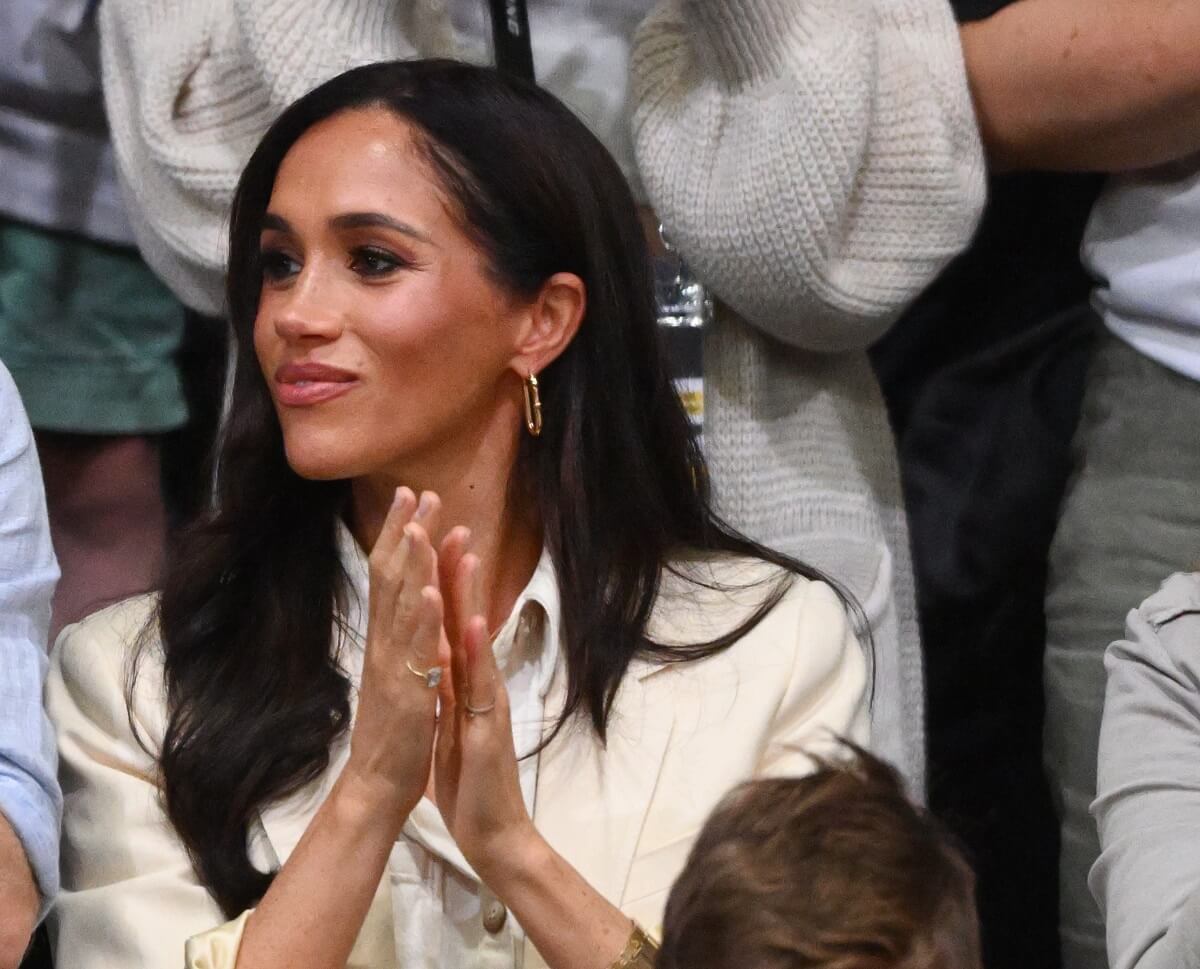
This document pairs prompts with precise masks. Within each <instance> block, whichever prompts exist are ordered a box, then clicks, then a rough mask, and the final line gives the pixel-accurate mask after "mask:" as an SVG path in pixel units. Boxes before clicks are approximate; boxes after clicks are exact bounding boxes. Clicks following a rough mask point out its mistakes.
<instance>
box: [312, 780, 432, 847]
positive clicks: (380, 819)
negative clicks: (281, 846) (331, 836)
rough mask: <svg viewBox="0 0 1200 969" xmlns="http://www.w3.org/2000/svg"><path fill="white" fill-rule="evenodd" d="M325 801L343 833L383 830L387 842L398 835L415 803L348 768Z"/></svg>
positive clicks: (382, 783)
mask: <svg viewBox="0 0 1200 969" xmlns="http://www.w3.org/2000/svg"><path fill="white" fill-rule="evenodd" d="M329 800H330V802H331V808H332V810H333V812H334V815H335V816H336V818H337V821H338V824H339V825H342V826H344V827H345V829H346V830H350V831H354V830H366V829H379V830H382V829H383V828H384V827H386V829H387V831H388V832H389V833H390V840H392V841H395V840H396V838H397V837H399V835H400V829H401V828H402V827H403V826H404V822H405V820H407V818H408V816H409V814H411V813H412V809H413V808H414V807H416V802H415V801H413V800H412V798H411V796H406V795H405V794H404V793H402V792H401V791H400V790H398V789H397V788H396V787H395V785H393V784H390V783H388V782H386V781H384V780H382V779H375V778H372V777H369V776H365V775H363V774H361V773H360V772H358V771H356V770H352V769H351V768H350V767H349V766H348V767H347V768H346V770H344V771H342V773H341V775H340V776H339V777H338V779H337V781H336V783H335V784H334V785H333V789H332V790H331V791H330V792H329Z"/></svg>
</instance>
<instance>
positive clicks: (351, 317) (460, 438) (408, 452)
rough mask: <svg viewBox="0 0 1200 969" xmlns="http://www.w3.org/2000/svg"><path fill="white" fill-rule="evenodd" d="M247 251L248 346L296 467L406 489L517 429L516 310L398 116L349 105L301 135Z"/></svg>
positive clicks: (314, 474)
mask: <svg viewBox="0 0 1200 969" xmlns="http://www.w3.org/2000/svg"><path fill="white" fill-rule="evenodd" d="M261 249H262V253H263V266H264V269H263V284H262V294H261V297H260V300H259V305H258V315H257V317H256V318H255V321H254V346H255V350H256V352H257V355H258V360H259V364H260V365H261V367H262V371H263V374H264V376H265V377H266V380H267V384H268V386H269V387H270V390H271V396H272V398H273V400H274V402H275V408H276V411H277V413H278V415H279V421H280V424H281V425H282V428H283V439H284V446H285V448H286V450H287V457H288V462H289V463H290V464H291V466H292V467H293V468H294V469H295V470H296V472H297V473H299V474H300V475H302V476H304V477H307V478H321V479H330V478H356V477H361V476H366V475H374V474H381V473H382V474H395V475H398V476H401V477H404V478H406V479H408V478H412V477H413V476H419V475H420V474H421V473H422V468H423V465H424V464H426V463H428V462H436V461H437V460H438V455H439V454H442V453H454V451H455V449H462V448H465V447H475V446H477V445H478V440H479V435H480V433H481V432H483V433H487V431H486V430H485V429H487V428H493V427H501V428H503V429H504V430H505V432H507V430H508V429H509V428H511V433H512V434H513V435H514V436H515V435H516V434H517V433H518V431H519V418H518V417H517V416H515V415H516V409H517V406H518V405H519V399H520V398H519V386H520V385H519V382H518V381H519V377H520V376H521V375H519V374H518V373H517V371H516V364H515V360H516V359H517V351H516V346H517V340H518V334H519V331H520V321H521V318H522V313H523V312H524V311H526V310H527V307H526V306H524V305H523V303H522V301H521V300H519V299H517V298H516V297H514V296H512V295H510V294H508V293H507V292H506V291H505V290H504V289H502V288H501V287H500V286H499V285H497V284H496V282H494V281H493V279H492V278H491V277H490V276H489V275H488V274H487V271H486V268H485V259H484V256H483V255H482V254H481V253H480V251H479V250H478V248H477V247H476V246H475V245H474V243H473V242H472V241H471V240H470V239H469V238H468V237H467V236H466V235H465V234H464V233H463V231H462V230H461V229H460V228H459V227H458V225H457V224H456V222H455V220H454V218H453V217H452V215H451V213H450V211H449V210H448V202H447V200H446V197H445V194H444V192H443V190H442V187H441V184H440V183H439V181H438V180H437V178H436V176H435V175H434V174H433V172H432V170H431V169H430V167H429V165H428V163H427V162H426V161H425V160H424V159H423V158H422V156H421V155H420V153H419V151H418V150H417V149H416V147H415V146H414V145H413V142H412V138H411V128H410V126H409V125H408V124H407V123H406V122H405V121H402V120H400V119H399V118H397V117H396V116H395V115H393V114H392V113H390V112H388V111H386V110H384V109H364V110H355V111H347V112H343V113H341V114H339V115H336V116H334V117H332V118H330V119H327V120H325V121H323V122H321V123H320V124H317V125H315V126H314V127H312V128H311V129H310V130H309V131H308V132H306V133H305V134H304V136H303V137H301V138H300V140H299V141H297V142H296V143H295V145H293V146H292V148H291V150H290V151H289V152H288V153H287V156H286V157H285V158H284V160H283V163H282V165H281V166H280V168H279V173H278V175H277V177H276V179H275V186H274V189H273V191H272V193H271V200H270V204H269V205H268V208H267V215H266V218H265V220H264V226H263V229H262V237H261ZM500 416H503V417H504V420H503V421H500V420H498V418H499V417H500ZM445 449H449V451H448V452H447V451H446V450H445ZM460 453H461V450H460Z"/></svg>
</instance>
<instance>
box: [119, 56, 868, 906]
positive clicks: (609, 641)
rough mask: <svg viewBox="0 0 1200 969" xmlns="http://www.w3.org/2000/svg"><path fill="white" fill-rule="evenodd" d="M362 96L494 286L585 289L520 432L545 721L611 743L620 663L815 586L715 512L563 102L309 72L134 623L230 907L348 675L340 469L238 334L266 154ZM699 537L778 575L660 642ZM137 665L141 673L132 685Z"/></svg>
mask: <svg viewBox="0 0 1200 969" xmlns="http://www.w3.org/2000/svg"><path fill="white" fill-rule="evenodd" d="M366 108H383V109H386V110H388V111H390V112H392V113H393V114H394V115H395V116H396V117H397V118H400V119H402V120H404V121H405V122H407V123H408V124H409V125H411V126H412V129H413V131H414V132H415V135H414V137H415V138H416V140H417V142H418V148H419V149H420V151H422V152H423V155H424V157H425V159H426V161H427V162H428V163H429V165H430V167H431V169H432V171H433V172H435V173H436V176H437V177H438V179H439V180H440V181H441V183H442V186H443V188H444V190H445V193H446V196H447V198H448V199H449V200H450V201H451V203H452V206H453V207H455V208H457V212H456V216H457V218H458V219H459V221H460V224H461V225H462V227H463V228H464V229H465V230H466V232H467V233H468V234H469V236H470V237H471V238H472V240H473V241H474V242H475V244H476V245H478V247H479V249H480V251H481V252H482V253H483V254H484V256H485V257H486V260H487V264H488V267H489V271H490V272H491V274H492V275H493V276H494V278H495V279H496V280H497V281H498V282H499V284H500V285H502V286H504V287H507V288H508V289H509V290H510V291H511V292H514V293H519V294H527V295H532V294H535V293H536V292H537V291H538V290H539V289H540V287H541V285H542V284H543V282H544V281H545V280H546V279H547V278H548V277H549V276H551V275H552V274H554V273H556V272H564V271H565V272H571V273H575V274H576V275H578V276H579V277H580V278H581V279H582V280H583V282H584V283H585V285H586V287H587V308H586V313H585V316H584V319H583V322H582V325H581V326H580V328H579V332H578V335H577V336H576V337H575V339H574V340H573V341H572V342H571V344H570V345H569V346H568V347H567V348H566V350H565V351H564V352H563V353H562V355H561V356H560V357H559V358H558V359H557V360H555V361H554V363H552V364H551V365H550V366H548V367H547V368H546V369H545V371H544V372H543V373H542V374H541V375H540V384H541V388H542V401H543V406H544V410H545V415H546V418H545V427H544V431H543V433H542V435H541V437H540V438H537V439H536V440H535V439H533V438H530V437H527V436H526V437H525V438H524V443H523V445H522V448H521V451H520V453H519V455H518V460H517V467H516V470H515V474H514V480H515V481H519V482H521V483H522V486H523V487H522V492H521V493H522V496H523V498H524V499H525V500H527V501H530V502H532V503H533V506H532V507H535V508H536V509H537V511H538V513H539V515H540V517H541V521H542V523H543V527H544V539H543V540H544V542H545V544H546V546H547V547H548V549H549V552H550V555H551V556H552V558H553V561H554V565H555V568H556V569H557V573H558V580H559V584H560V588H561V596H562V631H563V650H564V661H565V664H566V670H567V697H566V707H565V709H564V710H563V711H562V715H561V719H560V720H559V721H558V724H557V726H558V727H561V726H562V725H563V723H565V722H566V721H567V720H568V718H571V717H575V716H577V715H581V716H582V717H584V718H585V720H586V721H587V722H588V723H590V726H591V728H592V729H594V730H595V731H596V732H597V733H598V734H599V735H600V736H601V737H603V736H604V733H605V727H606V723H607V720H608V715H609V711H610V709H611V706H612V703H613V698H614V696H615V695H616V692H617V689H618V687H619V685H620V683H621V678H622V676H623V675H624V673H625V670H626V668H627V666H628V665H629V662H630V660H631V659H632V658H633V657H635V656H637V655H639V654H641V655H652V656H656V657H661V658H662V659H664V660H666V661H683V660H691V659H696V658H700V657H704V656H708V655H711V654H713V653H716V652H718V651H720V650H722V649H725V648H726V647H727V646H729V645H730V644H731V643H733V642H734V641H735V640H737V639H738V638H739V637H740V636H742V635H743V634H744V633H745V632H746V631H747V630H748V629H749V628H751V627H752V626H754V625H755V624H756V623H757V622H758V621H759V620H760V619H761V618H762V616H763V615H764V614H765V613H766V612H767V611H768V610H770V608H771V607H772V606H773V605H774V604H775V603H776V602H778V600H779V598H780V597H781V596H782V595H783V594H784V592H785V591H786V589H787V586H788V584H789V583H790V581H791V577H792V575H795V574H798V575H803V576H808V577H812V578H823V576H821V575H820V574H819V573H818V572H817V571H816V570H815V569H812V568H809V567H807V566H805V565H803V564H801V563H799V562H796V561H794V560H792V559H790V558H787V557H785V556H783V555H780V554H778V553H776V552H773V551H771V550H769V549H766V548H763V547H762V546H760V545H758V544H755V543H754V542H752V541H750V540H748V539H747V538H745V537H743V536H742V535H740V534H738V533H737V532H736V531H734V530H733V529H732V528H731V527H730V526H728V525H727V524H726V523H725V522H723V521H722V520H721V519H720V518H719V517H718V516H717V515H716V514H715V513H714V511H713V509H712V506H711V504H710V500H709V493H708V484H707V482H708V478H707V475H706V471H705V466H704V461H703V458H702V457H701V454H700V451H699V449H698V447H697V445H696V442H695V440H694V438H693V437H692V435H691V433H690V432H689V427H688V423H687V418H686V416H685V414H684V411H683V409H682V406H681V404H680V402H679V399H678V396H677V395H676V393H675V392H674V390H673V388H672V386H671V383H670V381H669V379H668V375H667V371H666V369H665V367H664V361H663V354H662V351H661V349H660V345H659V335H658V328H657V326H656V319H655V306H654V300H653V295H652V294H653V285H652V269H651V264H650V260H649V256H648V253H647V248H646V244H645V240H644V236H643V230H642V227H641V225H640V223H639V221H638V219H637V214H636V207H635V203H634V200H633V198H632V196H631V194H630V192H629V188H628V186H627V185H626V182H625V179H624V177H623V176H622V174H621V172H620V170H619V168H618V167H617V165H616V164H615V163H614V161H613V160H612V158H611V157H610V156H609V154H608V152H607V151H606V150H605V149H604V147H603V146H602V145H601V144H600V142H599V141H598V140H597V139H596V138H595V137H594V136H593V135H592V134H591V133H590V132H589V131H588V130H587V128H586V127H585V126H584V125H583V124H582V123H581V122H580V121H579V120H578V119H577V118H576V117H575V116H574V115H573V114H572V113H571V112H570V111H569V110H568V109H567V108H566V107H565V106H564V105H562V104H561V103H560V102H559V101H557V100H556V99H555V98H554V97H552V96H551V95H549V94H548V93H546V92H545V91H543V90H541V89H539V88H537V87H536V86H534V85H532V84H528V83H525V82H523V81H521V80H519V79H514V78H512V77H509V76H506V75H503V74H500V73H498V72H497V71H494V70H491V69H487V68H479V67H473V66H468V65H465V64H460V63H456V62H453V61H444V60H425V61H420V60H417V61H403V62H391V63H381V64H372V65H368V66H365V67H360V68H356V69H354V70H351V71H348V72H346V73H344V74H342V75H340V76H338V77H336V78H334V79H332V80H330V81H328V82H327V83H325V84H322V85H321V86H320V87H318V88H316V89H315V90H313V91H312V92H311V93H309V94H307V95H305V96H304V97H302V98H301V99H300V100H298V101H297V102H295V103H294V104H292V105H291V106H290V107H288V108H287V109H286V110H285V111H284V112H283V113H282V114H281V115H280V117H279V118H278V120H277V121H276V122H275V123H274V124H273V125H272V126H271V127H270V129H269V130H268V131H267V133H266V135H265V136H264V137H263V139H262V142H261V143H260V144H259V146H258V148H257V150H256V151H255V152H254V154H253V156H252V157H251V159H250V162H249V164H248V165H247V166H246V170H245V172H244V173H243V175H242V178H241V182H240V184H239V185H238V189H237V194H236V195H235V197H234V201H233V210H232V215H231V222H230V232H229V243H230V245H229V275H228V288H227V299H228V310H229V315H230V319H231V321H232V324H233V328H234V331H235V334H236V338H237V341H236V342H237V348H236V369H235V375H234V382H233V392H232V402H231V406H230V410H229V415H228V420H227V423H226V425H225V427H224V430H223V433H222V438H221V441H220V443H219V446H218V451H217V456H216V462H217V477H216V480H217V485H216V495H215V501H214V503H213V508H212V510H211V511H210V512H208V513H206V514H204V515H201V516H200V517H199V518H198V519H197V520H196V521H194V522H193V523H192V524H190V525H189V526H188V527H187V528H186V529H184V530H183V531H182V533H181V534H180V536H179V537H178V539H177V540H176V541H175V542H174V543H173V544H172V547H171V548H170V550H169V555H168V564H167V569H166V574H165V580H164V586H163V590H162V595H161V598H160V601H159V606H158V611H157V615H156V617H155V620H153V621H152V624H151V626H149V627H148V630H149V631H151V632H152V631H154V625H153V624H154V622H156V623H157V632H158V633H159V639H160V641H161V650H162V660H163V664H164V675H165V682H166V690H167V702H168V718H169V719H168V723H167V728H166V733H165V737H164V739H163V742H162V748H161V751H160V753H159V765H160V772H161V784H162V791H163V798H164V802H165V807H166V811H167V814H168V816H169V817H170V820H171V823H172V824H173V825H174V827H175V829H176V831H177V832H178V834H179V837H180V838H181V839H182V841H183V843H184V844H185V845H186V847H187V850H188V851H189V853H190V855H191V858H192V862H193V864H194V866H195V869H196V872H197V875H198V877H199V878H200V880H201V882H202V883H203V884H204V885H205V886H206V887H207V888H208V890H209V892H210V893H211V894H212V896H213V897H214V898H215V899H216V901H217V902H218V903H219V905H220V906H221V908H222V909H223V910H224V911H225V912H226V913H227V914H228V915H230V916H233V915H234V914H236V913H238V912H240V911H243V910H244V909H246V908H248V907H250V906H252V905H254V904H255V903H256V902H257V901H258V900H259V899H260V898H261V897H262V895H263V894H264V892H265V891H266V889H267V887H268V886H269V884H270V880H271V877H272V876H271V873H264V872H261V871H258V870H257V869H256V868H255V867H254V866H253V865H252V864H251V862H250V860H249V856H248V852H247V839H248V835H249V831H250V825H251V824H252V822H253V820H254V818H255V817H256V814H257V812H258V811H259V810H260V809H261V808H263V807H264V806H266V805H267V804H269V803H270V802H273V801H276V800H278V799H280V798H283V797H285V796H287V795H288V794H290V793H292V792H294V791H296V790H297V789H299V788H301V787H302V786H303V785H305V784H307V783H309V782H310V781H312V780H313V779H314V778H316V777H317V776H319V775H320V774H321V772H322V771H323V770H324V769H325V768H326V766H327V765H328V762H329V750H330V746H331V744H332V743H333V742H334V741H335V739H337V738H338V737H339V735H341V734H342V733H343V732H344V731H346V730H347V729H348V727H349V723H350V704H349V684H348V682H347V680H346V677H345V676H344V674H343V673H342V672H341V670H340V669H339V666H338V663H337V649H336V648H331V630H333V629H334V628H335V623H336V622H337V621H338V619H337V617H338V615H339V614H340V606H341V605H342V597H343V596H344V595H345V590H346V585H345V576H344V574H343V572H342V570H341V565H340V562H339V559H338V553H337V549H336V526H337V521H338V519H339V516H341V515H342V514H343V513H344V512H345V510H346V507H347V499H348V494H349V483H348V482H347V481H309V480H305V479H304V478H302V477H300V476H299V475H298V474H296V473H295V472H294V471H293V470H292V469H291V468H290V467H289V466H288V463H287V460H286V458H285V455H284V449H283V440H282V434H281V431H280V427H279V423H278V420H277V419H276V415H275V411H274V409H273V406H272V403H271V399H270V396H269V392H268V388H267V385H266V382H265V380H264V378H263V376H262V374H261V372H260V370H259V366H258V363H257V361H256V359H255V355H254V348H253V340H252V338H251V334H252V328H253V325H254V318H255V314H256V312H257V307H258V301H259V293H260V288H261V284H262V267H261V265H260V260H259V252H258V247H259V234H260V230H261V226H262V222H263V216H264V214H265V212H266V208H267V204H268V202H269V199H270V196H271V192H272V188H273V185H274V182H275V176H276V173H277V171H278V169H279V166H280V163H281V162H282V160H283V158H284V156H285V155H286V154H287V152H288V150H289V149H290V148H291V147H292V145H294V144H295V143H296V141H297V140H298V139H299V138H300V137H301V136H302V135H303V134H304V133H305V132H306V131H308V130H309V129H310V128H311V127H313V125H315V124H317V123H318V122H320V121H322V120H325V119H327V118H330V117H331V116H333V115H336V114H338V113H340V112H343V111H350V110H356V109H366ZM689 549H693V550H702V551H709V552H725V553H731V554H735V555H745V556H753V557H755V558H758V559H764V560H766V561H768V562H771V563H774V564H775V565H776V566H778V567H779V571H778V572H776V573H774V575H775V576H776V577H774V578H770V579H768V580H764V590H763V597H762V602H761V606H760V607H759V608H758V609H757V610H756V611H755V612H754V614H753V615H751V616H750V617H749V618H748V619H747V621H745V622H744V623H742V624H741V625H739V626H738V627H737V628H735V629H729V630H714V631H713V632H714V638H713V639H711V640H710V641H707V642H703V643H696V644H687V645H666V644H660V643H655V642H652V641H651V640H650V639H649V638H648V636H647V633H646V628H647V620H648V617H649V615H650V611H651V607H652V605H653V603H654V600H655V595H656V592H657V589H658V584H659V576H660V571H661V570H662V569H663V568H664V566H667V563H668V561H669V560H670V558H671V557H672V555H673V554H675V553H678V552H680V551H685V550H689ZM847 604H848V606H849V607H850V608H851V610H852V611H854V612H855V613H856V615H858V616H859V617H860V618H861V614H860V613H858V611H857V609H856V607H854V606H853V604H851V603H850V602H849V600H848V599H847ZM152 638H153V637H151V636H147V637H145V641H146V642H150V641H151V640H152ZM135 677H136V667H135V668H134V670H133V672H132V674H131V677H130V689H131V690H132V687H133V680H134V678H135ZM131 695H132V694H131Z"/></svg>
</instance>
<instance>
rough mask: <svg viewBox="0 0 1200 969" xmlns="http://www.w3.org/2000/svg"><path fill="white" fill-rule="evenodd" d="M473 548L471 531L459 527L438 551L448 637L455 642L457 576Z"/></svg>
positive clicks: (452, 531) (456, 632) (454, 529)
mask: <svg viewBox="0 0 1200 969" xmlns="http://www.w3.org/2000/svg"><path fill="white" fill-rule="evenodd" d="M470 547H471V531H470V529H468V528H465V527H463V526H462V525H459V526H458V527H456V528H452V529H450V532H449V534H447V535H446V537H445V538H444V539H442V545H441V548H440V549H438V582H439V584H440V586H441V589H442V594H443V595H444V596H445V599H446V636H447V638H448V639H451V640H454V639H457V638H458V636H459V613H458V608H457V606H456V603H457V601H458V594H457V592H456V591H455V582H456V580H455V575H456V574H457V572H458V566H459V563H460V562H461V561H462V558H463V556H464V555H466V554H467V549H469V548H470Z"/></svg>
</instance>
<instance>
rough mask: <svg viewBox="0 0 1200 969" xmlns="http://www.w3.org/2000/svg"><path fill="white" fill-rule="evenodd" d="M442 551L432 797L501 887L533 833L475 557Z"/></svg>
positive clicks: (486, 875)
mask: <svg viewBox="0 0 1200 969" xmlns="http://www.w3.org/2000/svg"><path fill="white" fill-rule="evenodd" d="M452 557H453V556H449V555H448V556H446V559H447V561H444V562H443V565H442V568H441V570H440V574H441V579H442V588H443V590H444V591H445V593H446V613H447V627H448V628H449V629H452V630H453V631H454V634H453V635H451V636H450V637H449V648H450V676H449V677H447V679H446V680H445V681H443V684H442V687H441V696H442V709H441V718H440V720H439V723H438V736H437V745H436V751H435V755H434V798H435V800H436V802H437V806H438V809H439V810H440V811H441V814H442V819H443V820H444V821H445V823H446V828H447V830H449V832H450V834H451V836H452V837H453V838H454V840H455V842H456V843H457V845H458V847H459V850H460V851H462V853H463V857H465V858H466V859H467V861H468V862H470V864H471V866H472V867H473V868H474V869H475V871H476V872H477V873H478V874H479V875H480V877H481V878H483V879H484V881H485V882H487V883H488V885H490V886H491V887H492V888H493V890H496V891H500V890H501V883H502V881H503V874H504V871H505V870H506V868H510V867H512V863H513V862H514V861H515V860H516V859H517V858H518V857H520V856H521V854H522V853H523V852H524V851H526V850H527V848H528V847H530V846H532V845H535V844H536V843H537V841H538V839H539V838H540V836H539V835H538V834H537V832H536V830H535V829H534V827H533V822H532V820H531V819H530V817H529V812H528V811H527V810H526V808H525V801H524V799H523V797H522V795H521V784H520V779H519V775H518V772H517V756H516V750H515V748H514V745H513V731H512V719H511V714H510V711H509V704H508V691H507V690H506V689H505V686H504V680H503V678H502V677H501V676H500V673H499V670H498V669H497V668H496V659H495V656H494V654H493V653H492V644H491V642H490V637H489V636H488V628H487V620H486V619H485V610H484V601H483V592H482V587H481V574H480V564H479V559H478V558H477V557H476V556H475V555H472V554H470V553H466V554H461V555H459V556H458V561H457V562H456V563H455V562H451V561H449V559H451V558H452Z"/></svg>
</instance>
